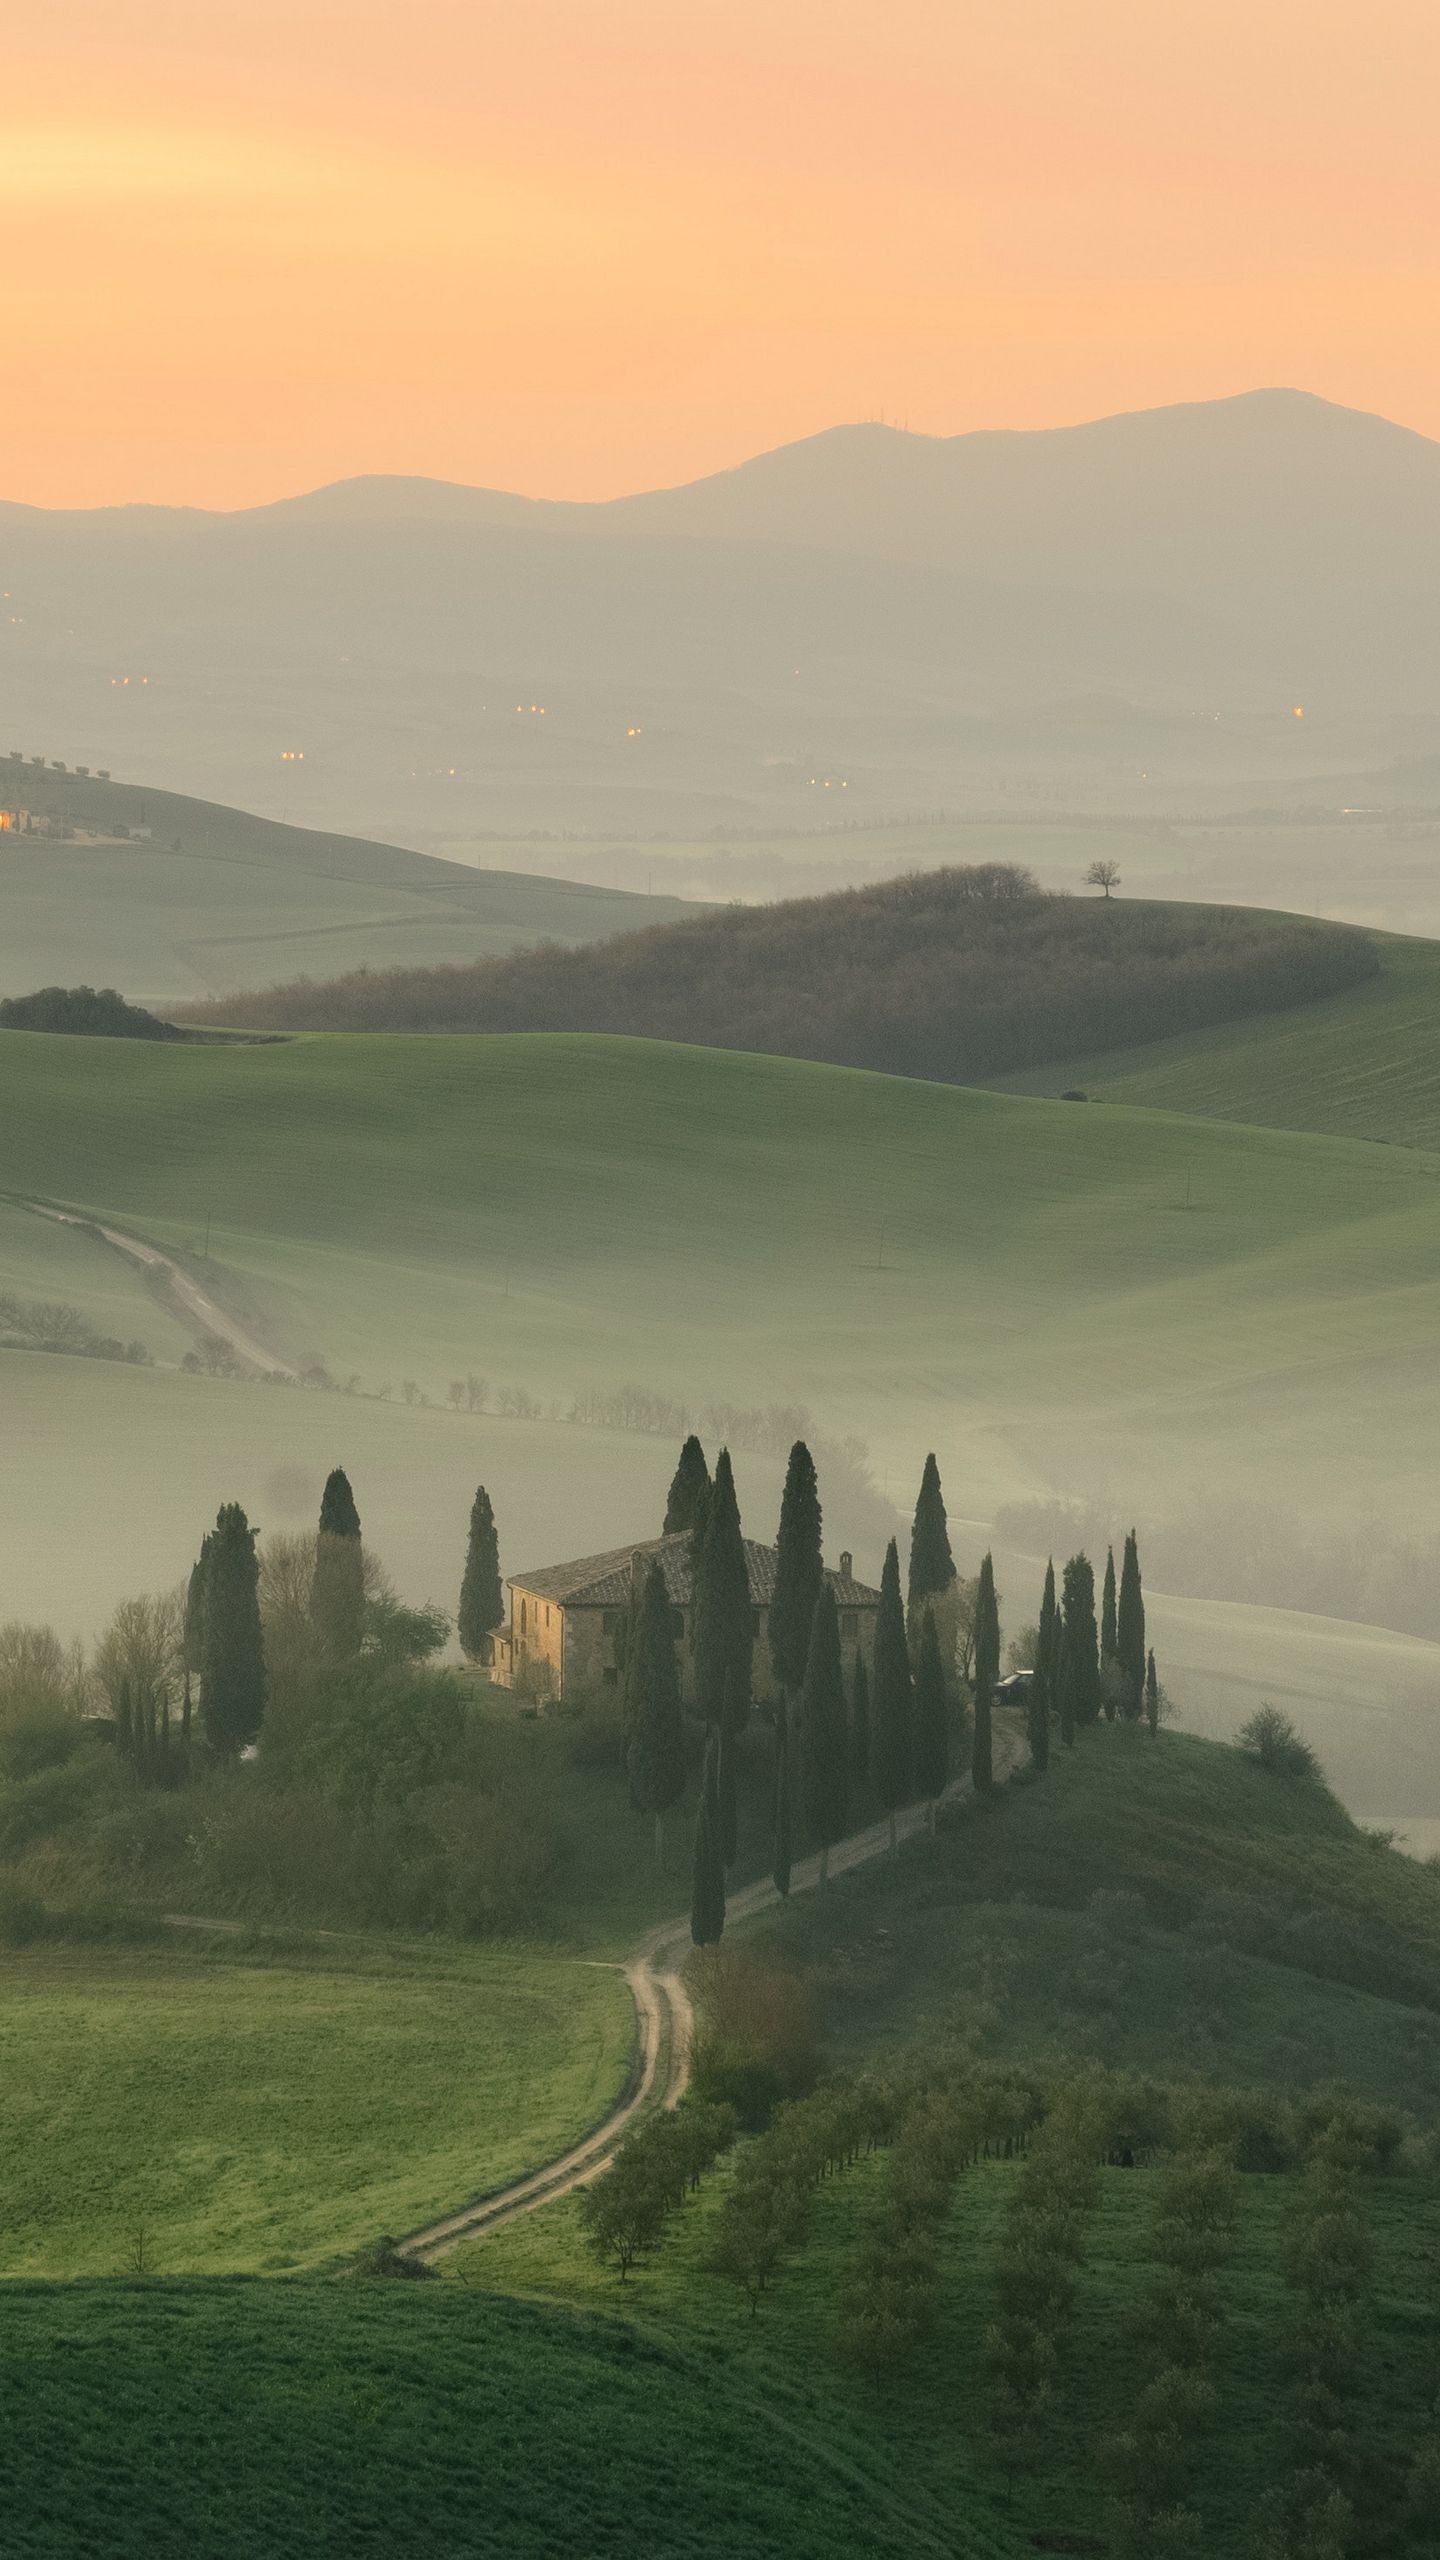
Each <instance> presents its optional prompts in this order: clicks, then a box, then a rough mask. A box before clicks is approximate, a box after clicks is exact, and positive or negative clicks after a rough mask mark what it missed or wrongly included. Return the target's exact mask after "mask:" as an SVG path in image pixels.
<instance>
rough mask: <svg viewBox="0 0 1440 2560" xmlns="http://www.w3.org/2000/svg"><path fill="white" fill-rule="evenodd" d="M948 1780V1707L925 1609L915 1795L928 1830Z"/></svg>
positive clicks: (917, 1696)
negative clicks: (921, 1801) (927, 1815)
mask: <svg viewBox="0 0 1440 2560" xmlns="http://www.w3.org/2000/svg"><path fill="white" fill-rule="evenodd" d="M949 1776H950V1703H949V1699H948V1698H947V1696H946V1692H945V1665H944V1663H943V1662H942V1661H941V1659H940V1638H939V1636H938V1634H937V1633H936V1628H935V1612H934V1610H933V1609H931V1608H928V1607H927V1609H926V1611H925V1616H924V1620H923V1623H922V1625H921V1629H920V1658H919V1661H918V1662H917V1663H916V1665H915V1792H916V1794H917V1795H918V1796H922V1797H923V1798H924V1800H925V1802H926V1803H927V1804H928V1805H929V1807H930V1826H931V1829H932V1830H933V1829H934V1826H935V1807H936V1804H937V1803H938V1801H939V1799H940V1797H941V1796H943V1794H944V1793H945V1787H946V1782H947V1781H948V1779H949Z"/></svg>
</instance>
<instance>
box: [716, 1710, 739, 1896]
mask: <svg viewBox="0 0 1440 2560" xmlns="http://www.w3.org/2000/svg"><path fill="white" fill-rule="evenodd" d="M738 1730H739V1728H738V1727H737V1725H736V1724H735V1722H734V1720H733V1718H732V1717H731V1716H730V1715H728V1714H727V1715H724V1716H722V1717H721V1720H720V1741H719V1747H718V1749H717V1751H716V1754H715V1771H716V1796H715V1836H716V1838H717V1840H718V1841H719V1843H720V1864H721V1865H722V1867H733V1866H734V1864H735V1858H736V1853H737V1851H738V1849H739V1847H740V1805H739V1793H738V1789H737V1786H736V1777H735V1757H736V1753H737V1751H738V1749H739V1743H738V1741H737V1739H736V1736H737V1733H738Z"/></svg>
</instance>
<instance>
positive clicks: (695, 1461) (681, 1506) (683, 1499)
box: [661, 1431, 710, 1538]
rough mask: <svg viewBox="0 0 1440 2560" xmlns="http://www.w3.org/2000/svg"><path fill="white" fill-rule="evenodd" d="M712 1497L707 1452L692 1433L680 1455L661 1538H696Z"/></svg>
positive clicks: (671, 1486) (671, 1483) (668, 1498)
mask: <svg viewBox="0 0 1440 2560" xmlns="http://www.w3.org/2000/svg"><path fill="white" fill-rule="evenodd" d="M709 1495H710V1469H709V1467H708V1466H707V1465H706V1463H705V1452H704V1450H703V1449H702V1448H701V1446H700V1443H699V1441H698V1440H697V1439H696V1437H695V1434H694V1432H693V1431H692V1432H691V1434H690V1436H689V1438H688V1440H687V1441H686V1443H685V1445H684V1447H683V1449H682V1450H681V1452H680V1457H679V1462H678V1464H677V1466H676V1469H675V1473H674V1474H673V1476H672V1477H671V1479H670V1491H669V1493H668V1495H667V1496H666V1501H665V1526H664V1529H663V1530H662V1532H661V1535H662V1536H663V1537H666V1538H676V1537H680V1536H681V1535H684V1536H687V1537H692V1538H693V1537H694V1536H695V1534H696V1531H697V1530H703V1529H704V1526H705V1507H706V1504H707V1502H708V1500H709Z"/></svg>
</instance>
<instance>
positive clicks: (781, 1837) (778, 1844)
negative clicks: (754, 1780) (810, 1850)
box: [771, 1698, 791, 1902]
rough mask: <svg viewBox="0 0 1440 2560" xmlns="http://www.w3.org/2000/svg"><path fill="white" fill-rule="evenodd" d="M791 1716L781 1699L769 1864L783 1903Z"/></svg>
mask: <svg viewBox="0 0 1440 2560" xmlns="http://www.w3.org/2000/svg"><path fill="white" fill-rule="evenodd" d="M790 1827H791V1826H790V1716H789V1711H788V1709H787V1707H786V1704H785V1701H784V1699H783V1698H782V1699H781V1701H780V1704H779V1706H778V1708H777V1710H776V1714H775V1854H774V1859H773V1862H772V1866H771V1874H772V1877H773V1879H774V1884H775V1890H776V1892H777V1893H778V1894H779V1896H780V1899H781V1901H782V1902H783V1901H784V1900H785V1898H786V1896H787V1895H788V1893H789V1891H790V1865H791V1840H790Z"/></svg>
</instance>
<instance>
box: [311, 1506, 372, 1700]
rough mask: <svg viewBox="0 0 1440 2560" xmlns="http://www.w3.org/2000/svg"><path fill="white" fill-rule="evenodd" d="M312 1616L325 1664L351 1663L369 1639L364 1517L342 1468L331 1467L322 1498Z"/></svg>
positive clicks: (312, 1594) (316, 1543)
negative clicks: (366, 1614)
mask: <svg viewBox="0 0 1440 2560" xmlns="http://www.w3.org/2000/svg"><path fill="white" fill-rule="evenodd" d="M310 1615H311V1617H312V1618H313V1619H314V1621H315V1631H316V1633H317V1635H318V1636H319V1638H320V1644H321V1648H322V1651H323V1652H324V1655H325V1659H326V1660H327V1662H353V1661H354V1659H355V1656H356V1655H357V1654H358V1652H359V1651H360V1647H361V1645H362V1643H363V1642H364V1637H365V1562H364V1557H363V1554H362V1552H361V1546H360V1514H359V1512H358V1511H357V1510H356V1508H355V1496H354V1494H353V1493H352V1492H351V1490H350V1479H349V1477H348V1476H347V1475H346V1473H345V1470H344V1468H343V1467H332V1469H331V1471H330V1473H329V1475H328V1476H327V1477H326V1479H325V1490H324V1492H323V1493H322V1495H321V1497H320V1523H319V1528H318V1531H317V1534H316V1539H315V1578H314V1580H313V1582H312V1583H311V1586H310Z"/></svg>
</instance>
